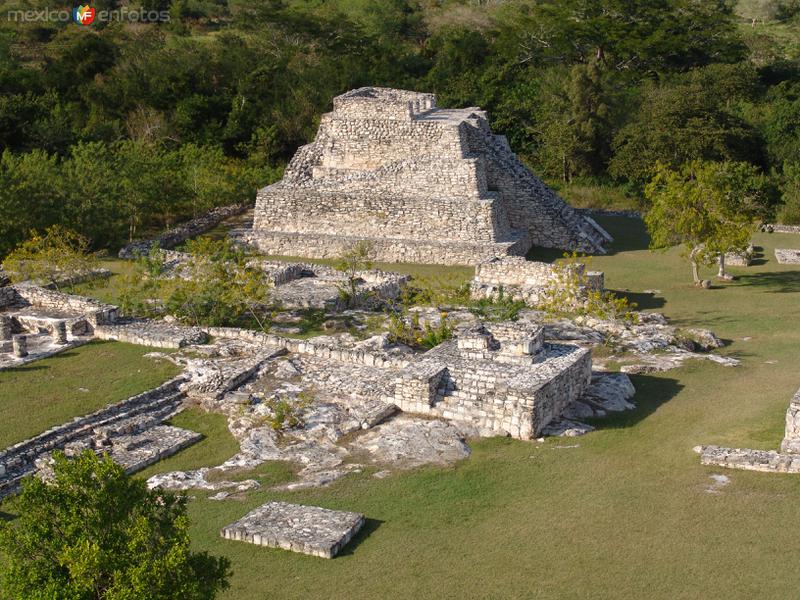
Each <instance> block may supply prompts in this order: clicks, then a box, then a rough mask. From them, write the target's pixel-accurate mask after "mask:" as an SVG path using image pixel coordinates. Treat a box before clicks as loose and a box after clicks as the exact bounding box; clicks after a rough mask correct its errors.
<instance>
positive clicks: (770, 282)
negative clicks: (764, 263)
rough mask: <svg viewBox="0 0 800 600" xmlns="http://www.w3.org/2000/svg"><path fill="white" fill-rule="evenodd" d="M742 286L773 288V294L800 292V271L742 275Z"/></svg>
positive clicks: (771, 290) (740, 279)
mask: <svg viewBox="0 0 800 600" xmlns="http://www.w3.org/2000/svg"><path fill="white" fill-rule="evenodd" d="M739 282H740V283H741V285H748V286H755V287H762V288H771V289H768V290H767V291H769V292H771V293H778V294H786V293H793V292H800V271H770V272H768V273H753V274H752V275H740V276H739Z"/></svg>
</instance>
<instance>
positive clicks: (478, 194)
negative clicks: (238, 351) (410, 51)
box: [246, 88, 610, 264]
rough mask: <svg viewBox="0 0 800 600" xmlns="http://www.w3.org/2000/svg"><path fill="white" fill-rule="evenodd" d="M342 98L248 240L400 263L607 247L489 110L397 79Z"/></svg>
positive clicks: (273, 191) (258, 216)
mask: <svg viewBox="0 0 800 600" xmlns="http://www.w3.org/2000/svg"><path fill="white" fill-rule="evenodd" d="M333 105H334V110H333V112H332V113H329V114H327V115H324V116H323V117H322V119H321V122H320V127H319V130H318V132H317V137H316V139H315V141H314V142H313V143H311V144H309V145H307V146H304V147H302V148H300V149H299V150H298V152H297V153H296V154H295V156H294V158H293V159H292V161H291V162H290V164H289V166H288V167H287V169H286V171H285V174H284V177H283V179H282V180H281V181H280V182H279V183H277V184H274V185H271V186H268V187H266V188H264V189H262V190H261V191H260V192H259V193H258V197H257V200H256V211H255V217H254V222H253V230H252V231H251V232H249V233H248V234H247V236H246V239H248V241H250V242H252V243H254V244H255V245H257V246H258V247H259V248H260V249H261V250H263V251H264V252H266V253H270V254H284V255H291V256H315V257H323V258H324V257H335V256H338V255H340V254H341V252H342V250H343V249H344V248H346V247H347V246H349V245H352V244H353V243H354V242H356V241H358V240H369V241H371V242H372V244H373V252H374V253H375V257H376V258H378V259H380V260H385V261H397V262H423V263H438V264H474V263H475V262H479V261H481V260H485V259H488V258H492V257H494V256H501V255H506V254H512V255H524V254H525V253H526V251H527V250H528V248H529V247H530V246H531V245H532V244H536V245H538V246H544V247H555V248H565V249H574V250H579V251H584V252H592V253H596V252H599V253H603V252H604V249H603V248H604V245H605V244H607V243H608V241H609V240H610V237H609V236H608V234H607V233H606V232H605V231H604V230H603V229H602V228H601V227H600V226H599V225H598V224H597V223H596V222H595V221H594V220H592V219H591V218H590V217H585V216H582V215H580V214H578V213H577V212H575V211H574V210H573V209H572V208H571V207H569V206H568V205H567V204H565V203H564V202H563V201H562V200H561V199H560V198H558V196H556V195H555V193H554V192H553V191H552V190H550V189H549V188H548V187H547V186H545V185H544V184H543V183H542V181H541V180H540V179H539V178H538V177H536V176H535V175H534V174H533V173H531V172H530V171H529V170H528V169H527V168H526V167H525V166H524V165H523V164H522V163H521V162H520V161H519V159H518V158H517V157H516V156H515V155H514V153H513V152H512V151H511V148H510V147H509V145H508V141H507V140H506V138H505V137H504V136H500V135H495V134H493V133H492V132H491V130H490V128H489V125H488V122H487V120H486V115H485V113H484V112H483V111H481V110H480V109H477V108H468V109H461V110H444V109H439V108H437V107H436V102H435V98H434V96H433V95H432V94H421V93H417V92H408V91H404V90H392V89H385V88H361V89H358V90H353V91H350V92H347V93H346V94H343V95H341V96H338V97H336V98H334V101H333Z"/></svg>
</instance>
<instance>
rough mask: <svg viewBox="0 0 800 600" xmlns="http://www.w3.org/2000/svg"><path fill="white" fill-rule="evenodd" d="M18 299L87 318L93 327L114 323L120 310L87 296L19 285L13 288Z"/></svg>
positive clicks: (38, 306) (35, 305)
mask: <svg viewBox="0 0 800 600" xmlns="http://www.w3.org/2000/svg"><path fill="white" fill-rule="evenodd" d="M12 287H13V289H14V291H15V292H16V294H17V297H18V298H20V299H21V300H22V301H24V302H25V303H26V304H29V305H31V306H34V307H37V308H41V309H44V310H51V311H56V312H62V313H75V314H79V315H82V316H84V317H86V319H88V320H89V321H91V322H92V324H93V325H104V324H107V323H114V322H115V321H116V320H117V314H118V310H119V309H118V308H117V307H116V306H112V305H110V304H103V303H102V302H100V301H98V300H95V299H93V298H87V297H85V296H74V295H71V294H64V293H62V292H56V291H54V290H48V289H46V288H43V287H39V286H35V285H30V284H19V285H15V286H12Z"/></svg>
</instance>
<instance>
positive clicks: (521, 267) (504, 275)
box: [470, 256, 605, 305]
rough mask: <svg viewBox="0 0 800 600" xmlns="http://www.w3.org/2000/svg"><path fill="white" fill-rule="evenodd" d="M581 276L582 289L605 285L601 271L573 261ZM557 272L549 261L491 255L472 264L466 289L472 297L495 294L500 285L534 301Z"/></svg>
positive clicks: (509, 292) (555, 278)
mask: <svg viewBox="0 0 800 600" xmlns="http://www.w3.org/2000/svg"><path fill="white" fill-rule="evenodd" d="M573 268H575V269H577V270H578V272H579V273H580V274H581V275H584V277H583V279H584V281H585V283H584V289H583V290H582V291H583V292H586V291H589V290H592V291H599V292H602V291H603V290H604V289H605V275H604V273H603V272H602V271H588V272H587V271H586V270H585V269H586V266H585V265H583V264H580V263H577V264H575V265H573ZM558 279H559V273H558V271H557V270H556V269H554V268H553V265H551V264H549V263H543V262H536V261H529V260H525V259H524V258H523V257H516V256H508V257H503V258H502V259H500V258H493V259H490V260H488V261H485V262H482V263H480V264H478V265H477V266H476V267H475V277H474V278H473V280H472V282H471V284H470V291H471V293H472V296H473V297H475V298H493V297H496V296H497V295H498V294H499V292H500V290H501V289H502V290H503V292H504V294H506V295H509V296H511V297H512V298H514V299H515V300H522V301H524V302H526V303H528V304H531V305H535V304H537V303H538V302H539V300H540V299H541V295H542V293H543V292H544V290H546V289H547V288H551V287H553V285H554V283H557V282H558Z"/></svg>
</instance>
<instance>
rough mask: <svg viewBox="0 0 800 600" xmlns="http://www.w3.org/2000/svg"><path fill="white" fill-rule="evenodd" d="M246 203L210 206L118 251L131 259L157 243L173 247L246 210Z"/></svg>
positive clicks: (160, 246)
mask: <svg viewBox="0 0 800 600" xmlns="http://www.w3.org/2000/svg"><path fill="white" fill-rule="evenodd" d="M247 208H248V206H247V204H231V205H229V206H219V207H217V208H212V209H211V210H210V211H208V212H207V213H205V214H203V215H200V216H199V217H197V218H195V219H191V220H190V221H187V222H186V223H182V224H181V225H178V226H177V227H174V228H172V229H170V230H168V231H166V232H164V233H162V234H161V235H159V236H158V237H156V238H155V239H152V240H139V241H136V242H133V243H131V244H128V245H127V246H125V247H124V248H122V249H121V250H120V251H119V257H120V258H126V259H132V258H136V256H138V255H142V254H147V253H148V252H150V248H152V247H153V246H154V245H157V246H158V247H159V248H163V249H165V250H168V249H171V248H174V247H175V246H177V245H178V244H182V243H183V242H185V241H186V240H188V239H190V238H193V237H195V236H198V235H200V234H202V233H205V232H206V231H208V230H209V229H212V228H214V227H216V226H217V225H219V223H220V222H222V221H224V220H225V219H228V218H230V217H233V216H235V215H239V214H241V213H243V212H244V211H245V210H247Z"/></svg>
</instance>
